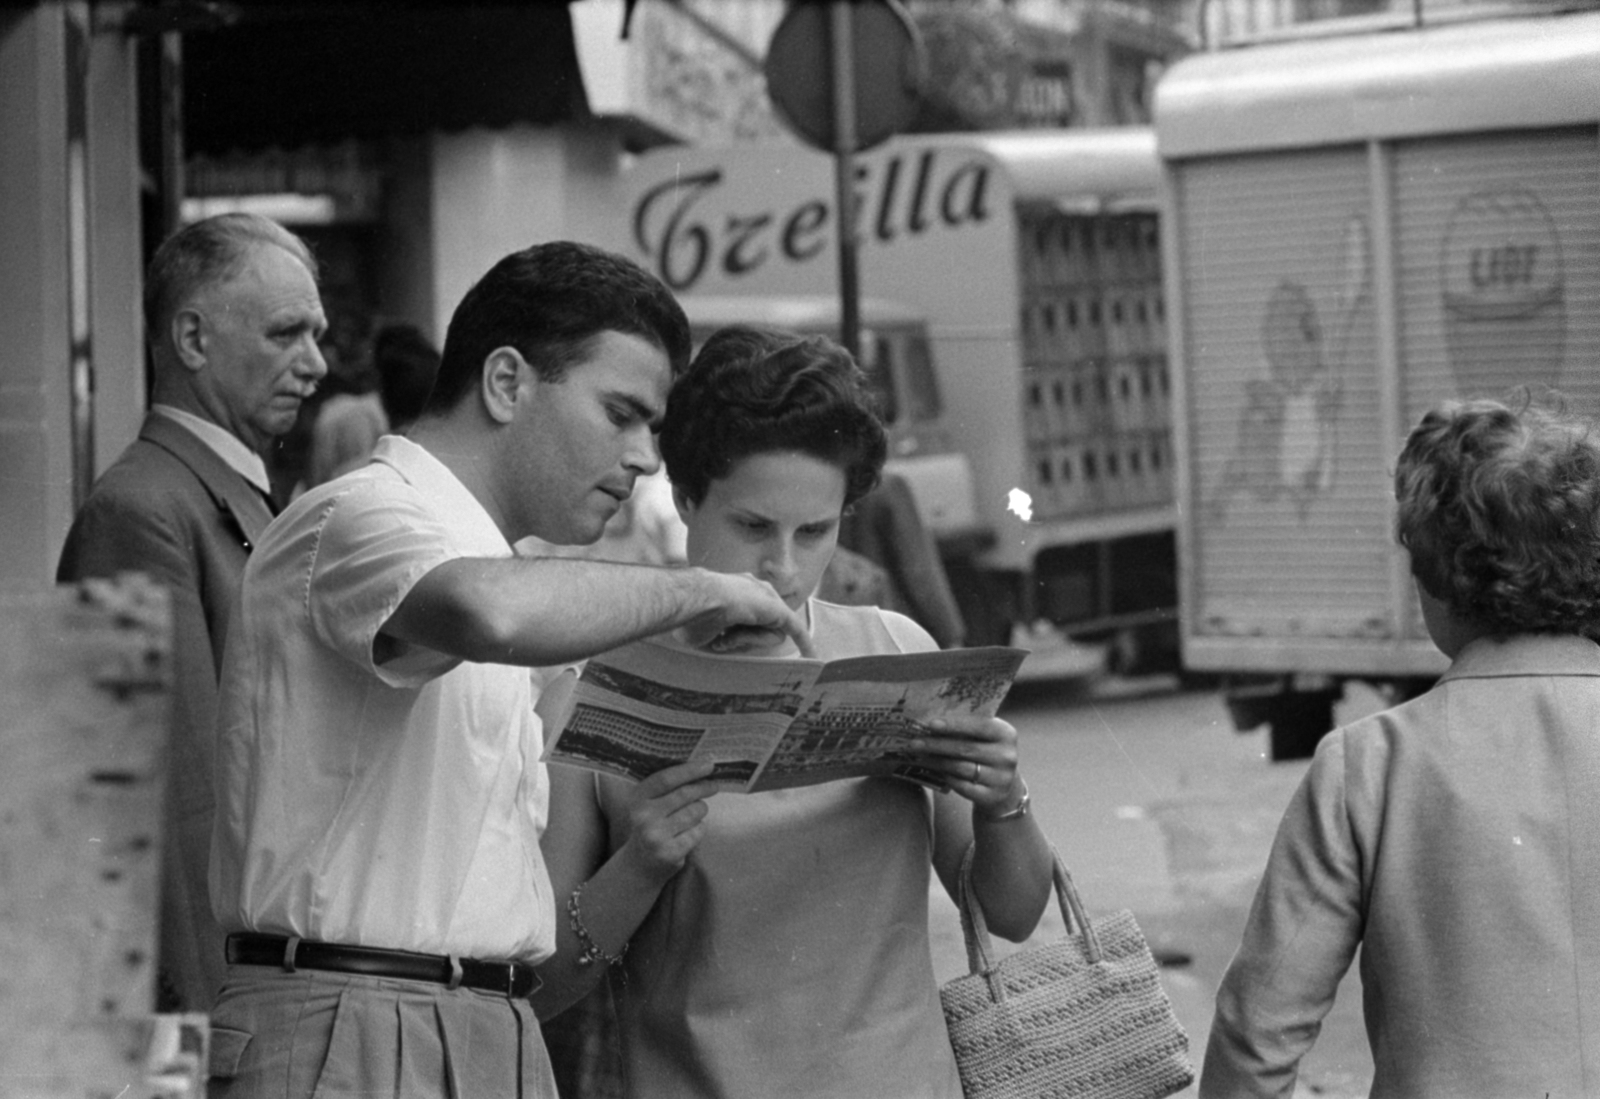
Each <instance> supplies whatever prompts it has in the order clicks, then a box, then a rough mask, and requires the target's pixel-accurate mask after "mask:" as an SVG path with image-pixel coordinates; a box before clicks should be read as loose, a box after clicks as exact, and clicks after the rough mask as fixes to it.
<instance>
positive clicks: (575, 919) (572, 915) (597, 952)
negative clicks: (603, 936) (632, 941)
mask: <svg viewBox="0 0 1600 1099" xmlns="http://www.w3.org/2000/svg"><path fill="white" fill-rule="evenodd" d="M584 884H585V885H587V884H588V883H587V882H585V883H584ZM582 892H583V886H582V885H580V886H578V888H576V889H574V890H573V891H572V896H570V897H568V898H567V926H569V927H571V928H572V933H573V934H574V935H576V936H577V938H578V943H579V944H580V945H581V946H582V947H583V950H582V951H581V952H580V953H579V954H578V964H579V965H593V964H594V963H595V961H596V960H598V961H602V962H605V963H606V964H607V965H616V964H617V963H618V962H620V961H622V956H623V955H624V954H626V953H627V952H628V944H627V943H623V944H622V949H621V950H619V951H617V952H616V953H615V954H607V953H606V952H605V951H604V950H602V949H601V948H600V944H599V943H597V942H595V941H594V940H593V939H592V938H590V937H589V929H588V928H587V927H585V926H583V915H582V913H581V912H579V911H578V895H579V894H580V893H582Z"/></svg>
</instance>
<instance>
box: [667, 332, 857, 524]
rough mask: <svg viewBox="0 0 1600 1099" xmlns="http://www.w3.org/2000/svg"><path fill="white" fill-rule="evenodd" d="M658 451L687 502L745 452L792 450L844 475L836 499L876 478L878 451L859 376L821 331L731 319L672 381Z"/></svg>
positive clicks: (700, 496)
mask: <svg viewBox="0 0 1600 1099" xmlns="http://www.w3.org/2000/svg"><path fill="white" fill-rule="evenodd" d="M660 443H661V457H662V459H663V461H665V463H666V467H667V476H668V477H669V478H670V479H671V481H672V485H673V487H674V488H675V489H677V490H679V491H681V492H682V493H683V494H684V496H685V497H686V498H687V499H688V500H689V502H690V503H693V504H696V505H698V504H699V503H700V502H701V501H702V500H704V499H705V495H706V492H707V490H708V489H709V488H710V487H711V482H713V481H716V480H720V479H721V478H723V477H726V476H728V474H729V473H731V472H732V471H733V467H734V465H735V464H736V463H737V462H739V461H741V460H743V459H745V458H748V457H750V456H752V455H755V454H766V453H770V452H772V451H778V450H792V451H798V452H800V453H802V454H808V455H810V456H811V457H813V458H817V459H819V460H821V461H824V462H828V463H829V464H831V465H834V466H837V467H838V468H839V469H840V470H842V471H843V472H844V475H845V505H846V506H849V505H850V504H853V503H855V502H856V501H857V500H859V499H860V498H861V497H862V496H864V495H866V494H867V493H868V492H870V491H871V490H872V489H873V487H874V486H876V485H877V483H878V477H879V474H880V473H881V472H882V470H883V463H884V459H885V457H886V455H887V453H888V442H887V439H886V437H885V433H884V429H883V423H882V421H881V420H879V418H878V413H877V409H876V407H875V402H874V401H873V398H872V395H871V393H870V391H869V390H868V389H867V380H866V376H865V375H864V374H863V373H862V372H861V369H860V368H859V367H857V366H856V363H855V360H854V359H852V358H851V357H850V353H849V352H847V351H846V350H845V349H844V348H842V347H840V346H839V345H838V344H836V343H834V342H833V341H832V340H829V339H824V338H823V337H821V336H809V337H802V336H797V335H795V334H794V333H791V332H781V331H778V330H775V329H767V328H755V327H751V326H747V325H732V326H730V327H727V328H722V329H719V330H718V331H717V332H715V333H714V334H713V335H712V336H711V338H710V339H708V340H706V342H705V345H704V346H703V347H701V349H700V353H699V354H698V355H696V356H695V358H694V362H692V363H690V364H689V369H688V370H687V371H686V372H685V373H684V375H683V376H682V377H681V378H679V379H678V380H677V382H676V383H674V384H673V387H672V390H671V392H670V393H669V394H668V396H667V412H666V418H665V422H664V425H663V426H662V429H661V440H660Z"/></svg>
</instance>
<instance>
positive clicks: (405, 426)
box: [372, 324, 439, 435]
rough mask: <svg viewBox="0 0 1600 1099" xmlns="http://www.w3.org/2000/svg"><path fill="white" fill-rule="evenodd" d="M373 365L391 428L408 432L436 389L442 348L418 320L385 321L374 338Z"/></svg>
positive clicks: (394, 430)
mask: <svg viewBox="0 0 1600 1099" xmlns="http://www.w3.org/2000/svg"><path fill="white" fill-rule="evenodd" d="M372 367H373V370H374V372H376V374H377V375H378V398H379V399H380V400H381V401H382V402H383V411H384V414H385V415H386V416H388V418H389V430H390V432H392V433H393V434H395V435H404V434H405V433H406V432H407V431H409V430H410V428H411V424H412V422H413V421H415V420H416V418H417V417H418V416H419V415H421V414H422V406H423V405H425V404H426V403H427V401H428V394H429V393H430V392H432V391H433V379H434V375H436V374H438V373H439V350H438V348H436V347H434V346H433V343H432V341H431V340H429V339H428V337H427V336H425V335H423V334H422V329H420V328H418V327H417V326H416V325H414V324H389V325H385V326H383V327H382V328H380V329H378V333H377V335H375V336H373V338H372Z"/></svg>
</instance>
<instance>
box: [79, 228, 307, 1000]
mask: <svg viewBox="0 0 1600 1099" xmlns="http://www.w3.org/2000/svg"><path fill="white" fill-rule="evenodd" d="M144 308H145V324H146V331H147V336H148V338H149V341H150V349H151V355H152V358H153V361H154V367H155V372H154V393H153V394H152V396H153V401H152V407H151V409H150V411H149V413H148V415H147V416H146V417H145V421H144V424H143V426H142V427H141V428H140V430H139V437H138V439H137V440H135V441H134V443H133V444H132V445H131V446H129V447H128V449H127V450H126V451H124V452H123V454H122V455H121V456H120V457H119V458H118V459H117V460H116V462H115V463H113V464H112V466H111V467H110V468H109V469H107V470H106V472H105V473H104V474H103V475H102V476H101V477H100V479H99V480H98V481H97V482H96V483H95V485H94V488H93V490H92V491H91V492H90V494H89V498H88V500H87V501H85V503H84V506H83V509H82V510H81V511H80V512H79V513H78V515H77V517H76V519H75V520H74V522H73V524H72V529H71V531H70V532H69V533H68V535H67V541H66V544H65V546H64V548H63V549H62V552H61V561H60V564H59V566H58V568H57V573H56V579H57V580H58V581H61V582H67V581H74V580H80V579H83V578H86V577H101V576H114V575H116V574H117V573H120V572H127V571H138V572H143V573H146V574H148V575H149V576H151V577H152V578H154V579H155V580H156V581H158V582H159V583H161V584H163V585H165V586H166V587H167V589H168V590H169V592H170V596H171V599H172V609H173V665H174V683H173V697H172V739H171V742H170V748H169V755H168V758H169V766H168V773H167V784H168V789H167V819H166V843H165V849H164V858H163V881H162V898H161V931H160V942H159V972H160V977H161V994H160V996H159V1005H158V1006H160V1007H161V1008H163V1009H167V1010H175V1009H183V1010H190V1011H206V1010H209V1008H210V1006H211V1003H212V1000H213V998H214V997H215V995H216V992H217V989H218V988H219V986H220V985H221V982H222V977H223V974H224V971H225V963H224V959H223V937H222V934H221V932H220V931H219V930H218V928H217V925H216V921H215V919H214V918H213V917H212V915H211V905H210V900H209V897H208V894H207V887H206V872H207V865H208V859H209V849H210V841H211V822H212V816H213V810H212V806H213V793H212V783H211V764H212V756H213V750H212V740H213V731H212V727H213V725H214V723H215V720H216V708H217V677H218V673H219V669H220V667H221V664H222V646H223V641H224V640H225V638H226V637H227V632H228V623H229V619H230V618H231V617H232V615H233V613H234V609H235V607H236V606H237V604H238V595H239V585H240V578H241V576H242V575H243V573H244V566H245V561H246V559H247V557H248V555H249V553H250V550H251V547H252V546H254V545H255V543H256V541H257V539H258V538H259V537H260V535H261V532H262V531H263V530H264V529H265V528H266V526H267V523H268V522H269V521H271V519H272V516H273V514H274V511H275V509H274V507H273V505H272V502H271V491H270V485H269V483H268V480H267V471H266V466H265V464H264V462H263V461H262V458H261V453H262V451H263V450H264V449H265V448H266V446H267V445H268V444H269V443H270V442H271V441H272V440H273V439H274V438H275V437H276V436H279V435H282V434H284V433H285V432H287V431H288V430H289V429H290V428H291V427H293V426H294V422H295V418H296V416H297V414H298V413H299V410H300V404H301V402H302V401H303V400H305V399H306V398H307V397H309V396H310V395H311V394H312V392H313V391H314V390H315V388H316V384H317V380H318V379H319V378H321V377H322V376H323V375H324V374H325V373H326V372H327V366H326V364H325V363H324V362H323V359H322V354H321V352H320V351H319V350H318V346H317V341H318V339H319V338H320V336H321V335H322V332H323V330H324V329H325V328H326V327H327V323H326V320H325V318H324V316H323V311H322V303H321V300H320V297H319V295H318V291H317V280H316V263H315V260H314V259H313V258H312V255H311V252H310V250H309V249H308V248H307V247H306V245H305V243H304V242H303V241H301V240H300V239H299V238H298V237H296V236H295V235H294V234H292V233H290V232H289V231H288V230H286V229H284V228H283V227H282V226H280V225H278V224H276V223H275V222H272V221H269V220H267V219H265V218H261V217H256V216H254V215H250V214H223V215H221V216H218V217H214V218H208V219H206V220H204V221H200V222H196V223H195V224H193V225H190V226H187V227H186V228H184V229H181V230H179V231H178V232H177V233H175V234H173V236H171V237H170V238H168V240H167V241H166V242H165V243H164V244H162V246H161V247H160V249H158V250H157V252H156V255H155V257H154V258H153V259H152V260H151V263H150V269H149V271H148V272H147V276H146V283H145V300H144Z"/></svg>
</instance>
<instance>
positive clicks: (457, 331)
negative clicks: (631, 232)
mask: <svg viewBox="0 0 1600 1099" xmlns="http://www.w3.org/2000/svg"><path fill="white" fill-rule="evenodd" d="M603 332H622V333H625V334H627V335H630V336H638V337H639V338H640V339H643V340H645V341H647V342H648V343H651V344H653V345H655V346H656V347H658V348H660V349H661V351H662V352H663V353H664V354H665V355H666V356H667V361H668V362H669V363H670V364H671V367H672V372H673V374H677V373H678V372H679V371H681V370H682V369H683V367H684V364H685V363H687V362H688V361H689V347H690V343H689V321H688V318H686V317H685V316H684V315H683V308H682V306H680V305H679V304H678V302H677V300H676V299H675V298H673V296H672V293H671V291H669V290H668V289H667V288H666V286H665V285H663V284H662V282H661V281H660V280H659V279H657V278H656V277H655V276H654V275H651V274H650V273H649V272H648V271H646V270H645V269H644V268H642V267H640V266H639V265H638V264H636V263H634V262H633V261H632V260H629V259H626V258H624V257H623V256H619V255H616V254H615V253H612V252H607V251H605V250H604V249H601V248H595V247H593V246H591V245H587V244H578V243H576V242H573V241H564V240H558V241H550V242H549V243H546V244H536V245H534V246H533V247H531V248H524V249H523V250H522V251H520V252H513V253H511V254H510V255H509V256H506V257H505V258H504V259H502V260H500V262H499V263H496V264H495V265H494V266H493V267H491V268H489V270H488V272H487V273H486V274H485V275H484V276H483V278H481V279H479V280H478V281H477V283H476V284H475V285H474V286H473V287H472V289H470V290H468V291H467V293H466V296H465V297H463V298H462V299H461V304H460V305H458V306H456V311H455V313H454V315H452V316H451V318H450V327H449V330H448V331H447V332H446V333H445V338H444V353H443V356H442V358H441V360H440V363H439V373H438V375H437V376H436V378H435V379H434V383H433V392H432V393H431V394H430V395H429V397H428V403H427V406H426V409H425V411H426V412H429V413H436V414H437V413H445V412H448V411H450V410H451V409H452V408H454V407H455V406H456V405H457V404H458V403H459V402H460V401H461V399H462V398H463V397H464V396H466V394H467V393H469V392H471V391H472V390H473V389H474V388H475V387H476V386H477V385H478V382H479V379H481V378H482V376H483V364H484V362H485V360H487V359H488V357H489V356H490V355H491V354H492V353H493V352H495V351H496V350H498V349H499V348H502V347H514V348H516V350H517V351H518V352H519V353H520V354H521V355H522V357H523V358H524V359H526V360H527V361H528V364H529V365H530V366H532V367H533V368H534V370H536V371H538V373H539V377H541V378H542V379H544V380H546V381H553V382H559V381H561V380H562V379H563V378H565V377H566V372H567V370H568V369H569V368H571V367H572V366H574V365H576V364H577V363H579V362H581V361H582V360H583V358H584V357H585V356H586V355H587V354H588V353H589V352H590V350H591V348H592V347H593V346H594V342H595V340H596V339H597V338H598V337H599V336H600V334H601V333H603Z"/></svg>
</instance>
